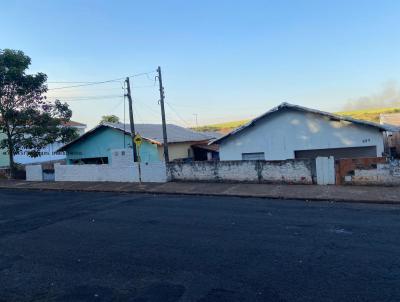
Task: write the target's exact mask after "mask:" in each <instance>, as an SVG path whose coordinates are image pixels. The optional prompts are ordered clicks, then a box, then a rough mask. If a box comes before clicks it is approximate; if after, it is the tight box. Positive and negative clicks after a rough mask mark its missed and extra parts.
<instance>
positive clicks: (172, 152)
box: [158, 142, 193, 160]
mask: <svg viewBox="0 0 400 302" xmlns="http://www.w3.org/2000/svg"><path fill="white" fill-rule="evenodd" d="M192 144H193V142H184V143H172V144H168V154H169V160H174V159H180V158H188V157H189V155H188V150H190V157H192V156H193V150H192V147H191V146H192ZM158 156H159V158H160V160H164V146H158Z"/></svg>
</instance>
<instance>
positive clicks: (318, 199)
mask: <svg viewBox="0 0 400 302" xmlns="http://www.w3.org/2000/svg"><path fill="white" fill-rule="evenodd" d="M0 190H22V191H64V192H86V193H97V192H99V193H117V194H157V195H182V196H217V197H239V198H260V199H275V200H300V201H305V202H331V203H333V202H337V203H362V204H388V205H400V201H394V200H378V201H374V200H367V199H351V198H324V197H307V198H306V197H295V198H294V197H289V196H281V195H279V196H277V195H262V196H260V195H252V194H232V193H204V192H182V191H173V192H171V191H169V192H165V191H157V190H155V191H151V190H150V191H149V190H143V191H141V190H131V191H114V190H107V189H94V190H90V189H69V188H49V187H48V188H32V187H3V186H0Z"/></svg>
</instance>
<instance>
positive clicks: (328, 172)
mask: <svg viewBox="0 0 400 302" xmlns="http://www.w3.org/2000/svg"><path fill="white" fill-rule="evenodd" d="M315 167H316V172H317V184H319V185H334V184H335V159H334V158H333V156H329V157H317V158H316V159H315Z"/></svg>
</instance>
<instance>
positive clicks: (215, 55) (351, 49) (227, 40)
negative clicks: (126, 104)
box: [0, 0, 400, 126]
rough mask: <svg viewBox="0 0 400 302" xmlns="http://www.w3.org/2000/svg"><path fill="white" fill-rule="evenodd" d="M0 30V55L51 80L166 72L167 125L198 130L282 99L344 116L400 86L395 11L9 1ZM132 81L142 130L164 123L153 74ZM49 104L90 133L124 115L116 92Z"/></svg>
mask: <svg viewBox="0 0 400 302" xmlns="http://www.w3.org/2000/svg"><path fill="white" fill-rule="evenodd" d="M0 20H2V26H1V27H0V48H13V49H22V50H23V51H25V53H26V54H28V55H29V56H30V57H31V58H32V63H33V64H32V68H31V72H37V71H42V72H45V73H46V74H47V75H48V80H49V82H55V81H101V80H108V79H114V78H120V77H124V76H127V75H132V74H137V73H141V72H147V71H154V70H155V69H156V67H157V66H158V65H160V66H161V67H162V69H163V77H164V84H165V85H164V86H165V92H166V100H167V102H168V103H169V106H167V117H168V119H169V121H170V122H172V123H177V124H181V125H194V123H195V122H194V121H195V115H194V114H197V116H198V121H199V124H206V123H214V122H220V121H230V120H236V119H243V118H250V117H253V116H255V115H258V114H261V113H262V112H264V111H266V110H268V109H270V108H271V107H273V106H275V105H277V104H279V103H281V102H283V101H288V102H292V103H296V104H299V105H304V106H309V107H313V108H318V109H322V110H328V111H337V110H340V109H342V108H343V106H345V105H346V104H347V102H348V101H349V100H355V99H358V98H359V97H362V96H370V95H374V94H379V92H380V91H381V90H382V89H383V87H384V86H385V85H386V83H388V82H390V83H394V84H393V85H397V83H398V82H399V81H400V51H399V49H400V39H399V37H400V26H399V20H400V2H399V1H339V0H338V1H312V0H309V1H308V0H307V1H306V0H304V1H156V0H155V1H111V0H110V1H74V0H69V1H61V0H60V1H51V0H48V1H44V0H41V1H18V0H16V1H4V2H3V3H2V8H1V11H0ZM132 81H133V83H132V86H133V87H134V88H133V94H134V99H135V115H136V120H137V121H138V122H159V107H158V104H157V101H158V91H157V87H153V86H152V85H153V84H154V73H150V74H149V75H148V76H142V77H137V78H134V79H133V80H132ZM63 85H68V84H59V83H49V88H55V87H60V86H63ZM396 87H397V86H396ZM49 97H50V98H54V97H59V98H61V99H62V100H71V101H70V102H69V103H70V104H71V107H72V109H73V110H74V119H75V120H79V121H82V122H86V123H88V124H89V125H90V126H93V125H95V124H96V123H97V121H98V120H99V119H100V116H101V115H104V114H109V113H113V114H117V115H119V116H121V117H123V101H122V89H121V84H120V83H115V82H114V83H111V84H107V85H99V86H97V85H96V86H90V87H82V88H79V89H62V90H54V91H50V92H49ZM84 97H86V98H87V97H89V98H92V97H104V98H103V99H89V100H88V99H86V100H79V99H80V98H84ZM73 99H74V100H73Z"/></svg>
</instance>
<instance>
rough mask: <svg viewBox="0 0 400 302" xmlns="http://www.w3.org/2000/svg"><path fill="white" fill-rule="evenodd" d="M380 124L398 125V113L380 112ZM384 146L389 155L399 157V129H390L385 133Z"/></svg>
mask: <svg viewBox="0 0 400 302" xmlns="http://www.w3.org/2000/svg"><path fill="white" fill-rule="evenodd" d="M379 122H380V124H381V125H387V126H392V127H397V128H398V127H400V113H382V114H381V115H380V116H379ZM386 146H387V148H388V151H389V153H390V155H391V156H393V157H396V158H399V157H400V131H399V130H397V131H392V132H389V133H387V136H386Z"/></svg>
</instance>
